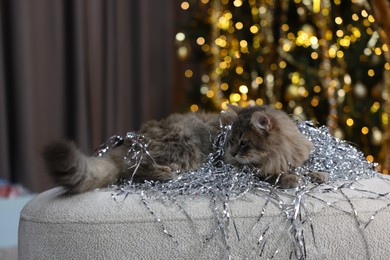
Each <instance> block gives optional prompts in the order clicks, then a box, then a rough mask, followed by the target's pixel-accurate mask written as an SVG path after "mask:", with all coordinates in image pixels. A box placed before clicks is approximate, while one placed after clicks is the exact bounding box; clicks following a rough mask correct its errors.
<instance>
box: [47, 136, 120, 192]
mask: <svg viewBox="0 0 390 260" xmlns="http://www.w3.org/2000/svg"><path fill="white" fill-rule="evenodd" d="M43 158H44V161H45V164H46V167H47V169H48V172H49V174H50V175H51V177H52V178H53V180H54V181H55V183H56V184H57V185H60V186H64V187H65V188H66V189H67V190H68V192H70V193H81V192H86V191H89V190H93V189H96V188H102V187H105V186H107V185H109V184H112V183H115V181H116V179H117V178H118V175H119V169H118V167H117V166H116V165H115V164H114V163H113V162H112V161H110V160H109V159H108V158H103V157H93V156H87V155H85V154H83V153H82V152H81V151H80V150H79V149H78V148H77V147H76V146H75V145H74V144H73V143H71V142H67V141H57V142H54V143H51V144H49V145H47V146H46V147H45V148H44V150H43Z"/></svg>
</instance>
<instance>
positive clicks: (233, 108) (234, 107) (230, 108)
mask: <svg viewBox="0 0 390 260" xmlns="http://www.w3.org/2000/svg"><path fill="white" fill-rule="evenodd" d="M227 107H228V108H229V110H230V111H231V112H233V113H235V114H236V115H238V113H240V111H241V110H242V107H239V106H235V105H232V104H227Z"/></svg>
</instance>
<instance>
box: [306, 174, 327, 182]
mask: <svg viewBox="0 0 390 260" xmlns="http://www.w3.org/2000/svg"><path fill="white" fill-rule="evenodd" d="M307 176H309V177H310V181H311V182H312V183H317V184H321V183H326V182H327V181H328V179H329V175H328V174H327V173H326V172H309V173H308V174H307Z"/></svg>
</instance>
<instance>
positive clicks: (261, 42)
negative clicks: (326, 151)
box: [176, 0, 390, 172]
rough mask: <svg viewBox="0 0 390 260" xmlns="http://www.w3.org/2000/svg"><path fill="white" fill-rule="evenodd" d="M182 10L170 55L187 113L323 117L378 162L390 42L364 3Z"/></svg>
mask: <svg viewBox="0 0 390 260" xmlns="http://www.w3.org/2000/svg"><path fill="white" fill-rule="evenodd" d="M377 2H378V1H377ZM180 8H181V14H180V28H179V31H178V33H177V34H176V41H177V46H178V47H177V53H178V57H179V59H180V60H181V62H182V63H183V66H182V68H183V71H182V75H183V77H185V78H186V81H185V82H186V87H187V90H188V97H190V100H189V104H188V108H189V109H190V110H191V111H198V110H218V109H221V108H222V109H225V108H226V104H228V103H232V104H237V105H240V106H248V105H255V104H257V105H262V104H268V105H271V106H274V107H276V108H277V109H283V110H284V111H286V112H287V113H290V114H291V115H292V117H293V118H296V119H299V120H312V121H313V122H317V123H318V124H319V125H327V126H328V127H329V129H330V131H331V132H332V134H334V135H335V136H336V137H339V138H341V139H345V140H348V141H350V142H352V143H354V144H356V145H357V146H358V147H359V148H360V149H361V150H362V151H363V152H364V153H365V155H366V158H367V159H368V160H369V161H377V162H383V161H384V160H385V156H386V154H387V152H386V149H384V146H383V145H382V144H383V143H384V139H385V137H386V130H385V129H386V127H387V125H388V113H387V112H388V111H386V109H385V108H386V102H387V95H388V93H387V88H388V86H389V80H390V78H389V77H388V73H389V71H390V64H389V62H388V60H386V56H385V55H386V53H387V52H388V45H387V44H386V42H385V41H384V40H383V37H381V36H383V34H381V28H380V27H379V26H378V24H379V23H378V22H377V21H376V16H375V13H374V10H373V6H371V5H370V4H369V3H368V2H367V1H365V0H351V1H341V0H294V1H269V0H248V1H244V0H230V1H229V0H201V1H181V2H180ZM386 171H387V169H384V172H386Z"/></svg>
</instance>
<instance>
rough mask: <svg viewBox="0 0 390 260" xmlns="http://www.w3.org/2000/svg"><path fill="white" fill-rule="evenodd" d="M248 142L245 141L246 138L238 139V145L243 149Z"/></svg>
mask: <svg viewBox="0 0 390 260" xmlns="http://www.w3.org/2000/svg"><path fill="white" fill-rule="evenodd" d="M249 144H250V143H249V142H248V141H246V140H241V141H240V147H241V148H242V149H243V148H247V147H248V146H249Z"/></svg>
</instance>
